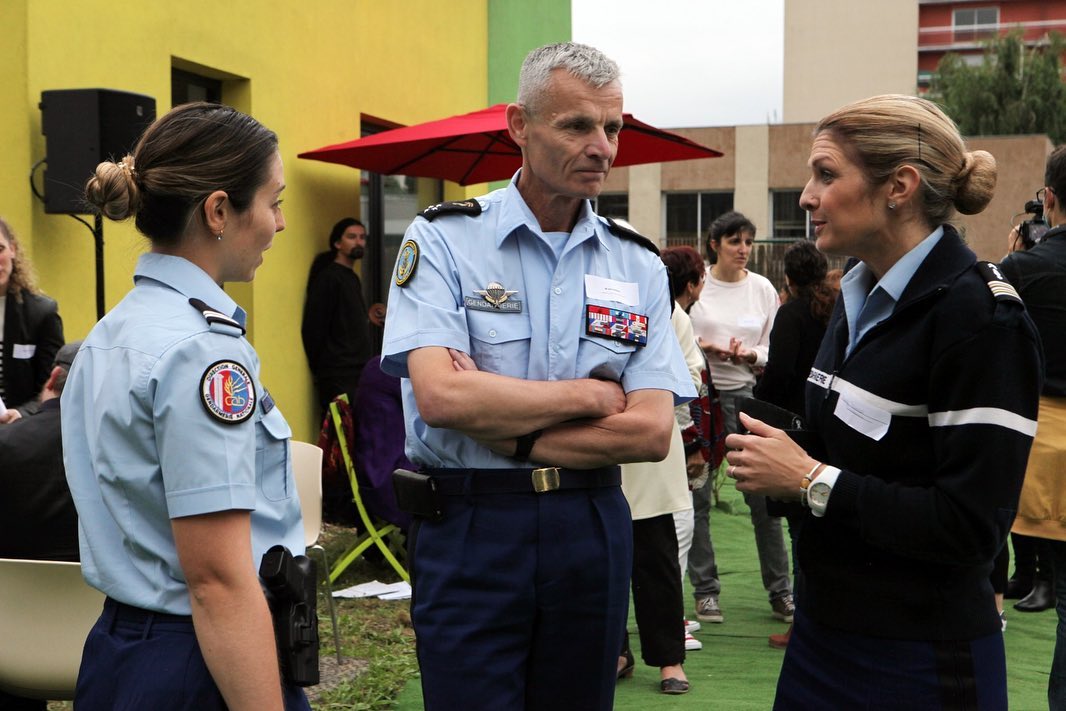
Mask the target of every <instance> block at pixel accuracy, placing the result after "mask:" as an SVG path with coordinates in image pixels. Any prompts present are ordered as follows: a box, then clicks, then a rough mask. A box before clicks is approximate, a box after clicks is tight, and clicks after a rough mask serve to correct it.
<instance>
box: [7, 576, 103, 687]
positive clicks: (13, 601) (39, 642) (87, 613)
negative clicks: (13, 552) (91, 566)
mask: <svg viewBox="0 0 1066 711" xmlns="http://www.w3.org/2000/svg"><path fill="white" fill-rule="evenodd" d="M103 609H104V594H103V593H101V592H100V591H99V590H95V589H94V588H91V587H89V584H88V583H86V582H85V580H84V579H83V578H82V576H81V564H80V563H65V562H60V561H51V560H14V559H10V558H0V689H3V690H4V691H6V692H8V693H9V694H14V695H16V696H24V697H27V698H31V699H49V700H59V699H73V698H74V687H75V684H76V683H77V680H78V668H79V667H80V666H81V652H82V649H83V648H84V646H85V638H86V637H88V636H89V630H90V629H91V628H92V626H93V624H94V623H95V622H96V620H97V618H98V617H100V613H101V612H102V611H103Z"/></svg>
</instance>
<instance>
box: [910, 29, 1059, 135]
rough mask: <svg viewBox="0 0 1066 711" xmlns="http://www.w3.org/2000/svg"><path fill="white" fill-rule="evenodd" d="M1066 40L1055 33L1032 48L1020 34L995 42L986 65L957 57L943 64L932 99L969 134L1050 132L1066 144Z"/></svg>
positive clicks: (950, 56)
mask: <svg viewBox="0 0 1066 711" xmlns="http://www.w3.org/2000/svg"><path fill="white" fill-rule="evenodd" d="M1064 50H1066V41H1064V40H1063V38H1062V36H1061V35H1059V34H1058V33H1051V35H1049V37H1048V40H1047V42H1046V43H1044V44H1042V45H1040V46H1037V47H1032V48H1027V47H1026V46H1025V43H1024V42H1023V41H1022V36H1021V32H1020V31H1014V32H1011V33H1010V34H1008V35H1005V36H1003V37H999V38H996V39H993V40H990V41H989V42H988V43H987V45H986V50H985V55H984V62H983V63H981V64H978V65H976V66H971V65H969V64H967V63H966V61H965V60H964V59H963V57H961V56H960V55H957V54H947V55H945V56H944V58H943V59H941V60H940V65H939V66H938V67H937V74H936V76H935V77H934V79H933V83H932V86H931V87H930V95H929V98H930V99H932V100H933V101H935V102H937V103H938V104H940V106H941V108H943V109H944V111H945V113H947V114H948V116H951V117H952V118H953V119H955V122H956V123H958V125H959V130H960V131H962V133H963V134H964V135H968V136H988V135H1012V134H1019V133H1046V134H1048V136H1050V137H1051V140H1052V141H1054V142H1055V143H1056V144H1058V143H1062V142H1063V141H1066V84H1063V81H1062V70H1061V68H1060V59H1061V57H1062V53H1063V51H1064Z"/></svg>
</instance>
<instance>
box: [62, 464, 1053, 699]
mask: <svg viewBox="0 0 1066 711" xmlns="http://www.w3.org/2000/svg"><path fill="white" fill-rule="evenodd" d="M720 506H721V508H717V509H715V510H714V511H713V513H712V514H711V530H712V535H713V537H714V544H715V550H716V554H717V558H718V566H719V570H720V572H721V575H722V578H721V579H722V596H721V605H722V610H723V612H724V614H725V622H724V623H723V624H719V625H712V624H704V625H703V627H702V629H701V630H700V631H698V632H697V633H696V635H695V636H696V637H697V638H698V639H700V640H701V641H702V642H703V649H702V650H700V651H696V652H689V653H688V658H687V661H686V663H685V671H686V672H687V674H688V677H689V680H690V681H691V682H692V691H691V692H689V693H688V694H687V695H685V696H680V697H668V696H664V695H663V694H660V693H659V692H658V680H659V673H658V669H654V668H651V667H647V666H644V665H643V664H642V663H641V662H640V641H639V638H638V637H637V635H636V624H635V623H634V622H633V619H632V611H631V612H630V622H629V629H630V631H631V632H632V635H631V637H630V641H631V643H632V645H633V653H634V655H635V656H636V657H637V669H636V673H635V674H634V676H633V678H632V679H626V680H622V681H620V682H619V684H618V693H617V696H616V698H615V708H616V709H630V710H632V711H637V710H639V711H649V710H650V711H654V710H655V709H660V708H662V709H666V708H671V709H684V708H692V709H695V708H701V709H706V708H717V709H729V710H730V711H744V710H745V709H752V710H762V709H769V708H770V707H771V705H772V703H773V697H774V688H775V685H776V681H777V674H778V671H779V670H780V667H781V659H782V655H783V652H782V651H780V650H776V649H773V648H771V647H770V646H769V645H768V644H767V641H766V638H767V635H769V634H772V633H776V632H783V631H784V630H785V625H784V624H782V623H780V622H778V621H776V620H774V619H773V618H772V617H771V616H770V607H769V604H768V603H767V601H766V594H765V592H764V591H763V590H762V585H761V583H760V577H759V566H758V559H757V557H756V553H755V539H754V535H753V533H752V529H751V523H750V521H749V519H748V516H747V510H746V507H745V506H744V504H743V501H742V499H741V497H740V495H739V494H738V493H737V492H736V491H735V490H734V489H733V488H732V486H731V482H727V483H726V484H725V486H724V487H723V489H722V491H721V502H720ZM352 538H353V534H352V533H351V532H350V531H348V530H346V529H343V528H338V527H332V526H327V527H326V529H325V531H324V532H323V537H322V542H323V544H324V545H325V546H326V549H327V551H328V553H329V556H330V560H331V561H332V560H335V559H336V558H337V557H339V555H340V553H341V552H342V551H343V550H345V549H346V548H347V546H348V544H349V542H350V541H351V540H352ZM396 579H397V578H396V575H395V573H394V572H393V571H392V569H391V568H390V567H388V566H387V565H376V564H373V563H368V562H366V561H364V560H360V561H357V562H356V563H355V564H353V565H352V566H351V567H350V568H349V569H348V570H347V571H345V573H344V575H343V576H341V578H340V579H339V580H338V581H337V582H336V583H335V584H334V589H340V588H343V587H347V586H349V585H354V584H356V583H360V582H366V581H369V580H380V581H382V582H394V581H396ZM686 594H687V593H686ZM1008 602H1009V601H1008ZM686 603H687V605H688V608H687V609H688V614H689V615H690V616H691V615H693V614H694V612H693V610H692V607H691V606H692V599H691V597H688V598H686ZM337 607H338V614H339V620H340V637H341V651H342V654H343V657H344V662H343V664H342V665H340V666H339V667H338V665H337V664H336V660H335V658H334V656H333V654H334V646H333V636H332V631H331V628H330V621H329V611H328V608H327V607H326V605H325V603H324V601H320V604H319V619H320V625H319V631H320V635H321V638H322V651H321V662H322V678H323V683H322V684H321V685H319V686H317V687H312V688H310V689H308V696H309V698H311V706H312V708H313V709H316V710H317V711H327V710H328V711H342V710H343V711H349V710H352V711H355V710H359V711H366V710H376V709H397V710H398V711H416V710H418V709H421V708H422V691H421V687H420V685H419V683H418V665H417V662H416V659H415V654H414V632H413V630H412V629H411V619H410V614H409V611H408V602H407V601H381V600H337ZM872 614H876V611H872ZM1007 620H1008V624H1007V631H1006V633H1005V642H1006V649H1007V673H1008V683H1009V698H1010V707H1011V708H1012V709H1015V710H1016V711H1037V710H1039V709H1046V708H1047V701H1046V693H1047V680H1048V670H1049V668H1050V666H1051V653H1052V649H1053V647H1054V643H1055V623H1056V618H1055V612H1054V610H1048V611H1046V612H1041V613H1020V612H1016V611H1014V610H1013V609H1011V608H1010V606H1009V605H1008V607H1007ZM71 708H72V707H71V705H70V704H69V702H68V703H58V702H53V703H52V704H50V705H49V709H51V710H52V711H60V710H69V709H71Z"/></svg>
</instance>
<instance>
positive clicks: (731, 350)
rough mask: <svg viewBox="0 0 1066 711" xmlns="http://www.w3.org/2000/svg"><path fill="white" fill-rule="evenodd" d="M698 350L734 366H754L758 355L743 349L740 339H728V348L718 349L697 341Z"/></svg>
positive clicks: (701, 340)
mask: <svg viewBox="0 0 1066 711" xmlns="http://www.w3.org/2000/svg"><path fill="white" fill-rule="evenodd" d="M699 344H700V348H702V349H703V352H704V353H706V354H707V355H709V356H711V357H712V358H717V359H718V360H721V361H730V362H731V363H733V364H735V365H747V366H753V365H755V361H756V360H757V359H758V355H757V354H756V353H755V351H753V350H751V349H750V348H745V347H744V345H743V343H741V341H740V339H737V338H730V339H729V347H728V348H719V347H718V346H716V345H714V344H713V343H704V342H703V339H702V338H701V339H699Z"/></svg>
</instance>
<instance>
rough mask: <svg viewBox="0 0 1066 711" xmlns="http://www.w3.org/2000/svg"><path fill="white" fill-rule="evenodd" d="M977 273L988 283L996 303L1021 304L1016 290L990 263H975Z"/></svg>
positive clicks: (996, 267) (1020, 298)
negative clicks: (1014, 302) (1009, 302)
mask: <svg viewBox="0 0 1066 711" xmlns="http://www.w3.org/2000/svg"><path fill="white" fill-rule="evenodd" d="M977 271H978V273H979V274H980V275H981V276H982V277H983V278H984V280H985V282H987V283H988V289H989V290H990V291H991V292H992V296H994V297H996V300H997V301H1016V302H1018V303H1019V304H1020V303H1022V297H1020V296H1018V292H1017V290H1015V288H1014V287H1013V286H1012V285H1011V283H1010V282H1009V281H1007V277H1005V276H1003V272H1001V271H1000V269H999V267H998V266H996V265H995V264H993V263H992V262H981V261H978V262H977Z"/></svg>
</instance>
